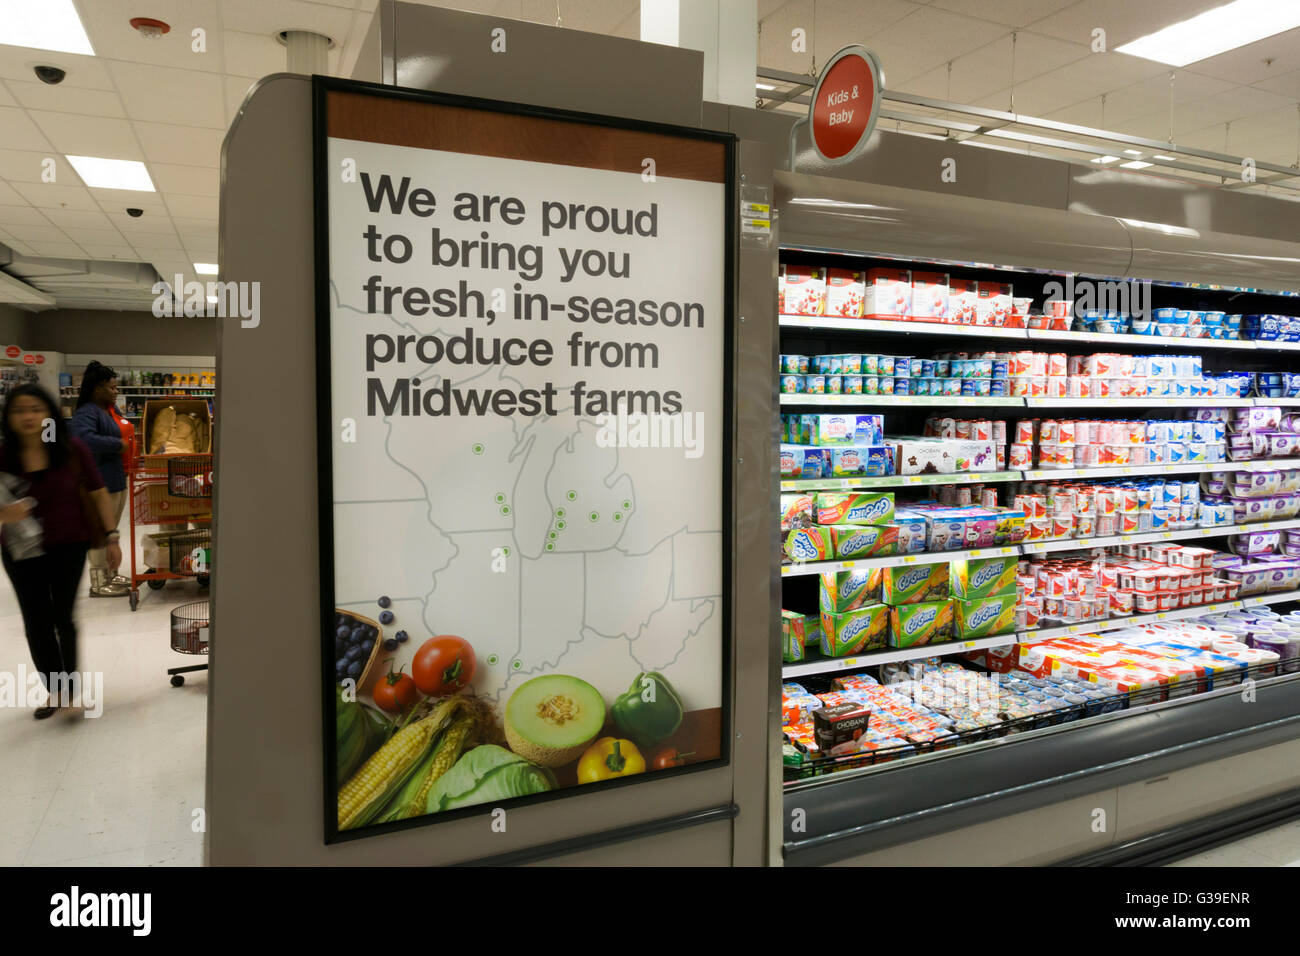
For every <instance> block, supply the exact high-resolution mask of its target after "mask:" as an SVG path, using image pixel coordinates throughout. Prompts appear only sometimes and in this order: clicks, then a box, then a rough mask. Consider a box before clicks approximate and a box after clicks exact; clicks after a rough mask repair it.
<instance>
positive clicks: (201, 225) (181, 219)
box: [172, 216, 217, 236]
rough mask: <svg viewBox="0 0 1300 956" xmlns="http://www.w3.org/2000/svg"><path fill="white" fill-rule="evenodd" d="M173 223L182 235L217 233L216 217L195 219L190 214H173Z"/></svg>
mask: <svg viewBox="0 0 1300 956" xmlns="http://www.w3.org/2000/svg"><path fill="white" fill-rule="evenodd" d="M172 225H174V226H175V227H176V231H177V232H179V233H180V234H181V235H182V236H184V235H190V234H194V235H203V234H205V233H207V232H211V233H212V234H213V235H214V236H215V235H216V234H217V220H215V219H193V218H190V217H188V216H172Z"/></svg>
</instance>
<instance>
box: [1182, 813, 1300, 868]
mask: <svg viewBox="0 0 1300 956" xmlns="http://www.w3.org/2000/svg"><path fill="white" fill-rule="evenodd" d="M1170 866H1300V820H1293V821H1292V822H1290V823H1284V824H1282V826H1280V827H1274V828H1273V829H1271V830H1265V831H1264V832H1263V833H1256V834H1255V835H1254V836H1248V837H1246V838H1245V839H1244V840H1238V841H1237V842H1235V843H1228V844H1225V845H1224V846H1220V847H1215V848H1214V849H1213V850H1206V851H1205V852H1204V853H1198V854H1196V855H1195V856H1189V857H1187V858H1186V859H1182V860H1179V861H1178V862H1177V863H1171V864H1170Z"/></svg>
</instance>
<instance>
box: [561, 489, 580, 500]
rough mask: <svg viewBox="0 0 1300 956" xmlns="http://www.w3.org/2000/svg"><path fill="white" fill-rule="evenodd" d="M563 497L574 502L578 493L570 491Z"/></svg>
mask: <svg viewBox="0 0 1300 956" xmlns="http://www.w3.org/2000/svg"><path fill="white" fill-rule="evenodd" d="M564 497H566V498H568V499H569V500H570V501H574V500H576V499H577V497H578V493H577V492H576V491H570V492H569V493H568V494H567V495H565V496H564Z"/></svg>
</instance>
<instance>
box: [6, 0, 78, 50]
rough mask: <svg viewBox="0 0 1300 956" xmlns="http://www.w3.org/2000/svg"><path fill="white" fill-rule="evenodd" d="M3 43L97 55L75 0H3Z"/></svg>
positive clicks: (36, 48)
mask: <svg viewBox="0 0 1300 956" xmlns="http://www.w3.org/2000/svg"><path fill="white" fill-rule="evenodd" d="M0 44H7V45H9V46H25V47H30V48H31V49H34V50H53V51H54V52H55V53H79V54H81V55H82V56H94V55H95V49H94V47H92V46H91V45H90V38H89V37H88V36H86V28H85V27H83V26H82V25H81V17H79V16H78V15H77V8H76V7H74V6H73V5H72V0H0Z"/></svg>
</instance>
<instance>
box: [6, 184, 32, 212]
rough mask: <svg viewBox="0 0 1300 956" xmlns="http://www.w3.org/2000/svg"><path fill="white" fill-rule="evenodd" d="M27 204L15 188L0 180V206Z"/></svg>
mask: <svg viewBox="0 0 1300 956" xmlns="http://www.w3.org/2000/svg"><path fill="white" fill-rule="evenodd" d="M26 205H29V203H28V202H27V200H26V199H24V198H23V197H22V196H21V195H20V194H19V193H18V191H17V190H16V189H14V188H13V187H12V186H10V185H9V184H8V183H3V182H0V206H26Z"/></svg>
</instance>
